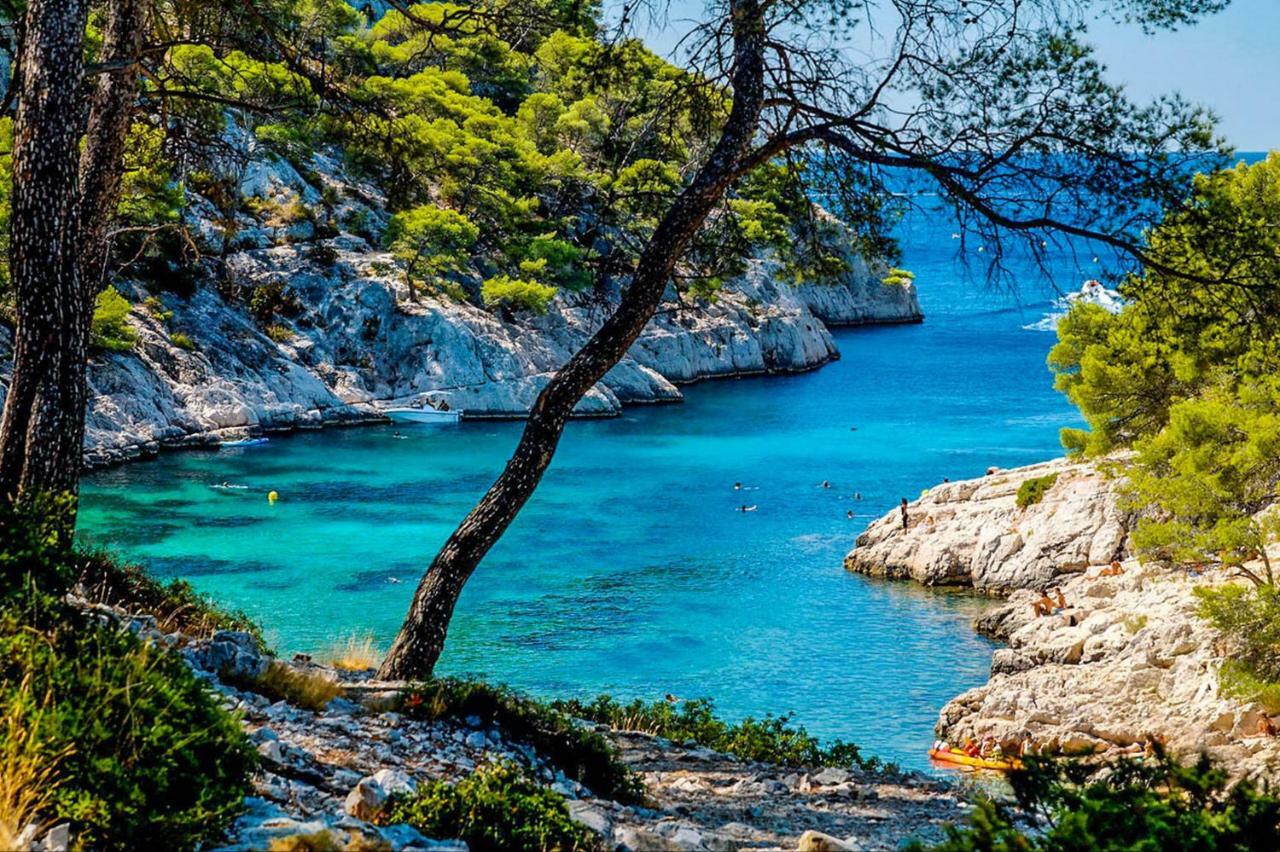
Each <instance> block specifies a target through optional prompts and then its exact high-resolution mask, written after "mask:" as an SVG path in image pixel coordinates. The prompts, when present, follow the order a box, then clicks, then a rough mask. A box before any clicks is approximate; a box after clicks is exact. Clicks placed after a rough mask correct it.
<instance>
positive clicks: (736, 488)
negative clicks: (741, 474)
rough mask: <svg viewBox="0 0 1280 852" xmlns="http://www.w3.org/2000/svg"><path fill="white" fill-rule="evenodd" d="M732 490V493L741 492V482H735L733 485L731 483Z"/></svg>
mask: <svg viewBox="0 0 1280 852" xmlns="http://www.w3.org/2000/svg"><path fill="white" fill-rule="evenodd" d="M733 490H734V491H741V490H742V483H741V482H735V483H733Z"/></svg>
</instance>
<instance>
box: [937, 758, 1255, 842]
mask: <svg viewBox="0 0 1280 852" xmlns="http://www.w3.org/2000/svg"><path fill="white" fill-rule="evenodd" d="M1028 763H1029V767H1028V770H1027V771H1025V772H1015V773H1013V774H1012V775H1011V777H1010V780H1011V782H1012V783H1013V788H1014V793H1015V796H1016V799H1017V802H1018V805H1019V806H1020V808H1021V809H1022V810H1023V811H1024V812H1026V813H1030V814H1033V815H1034V816H1035V817H1037V818H1038V824H1037V826H1036V827H1035V829H1026V828H1022V827H1020V826H1019V824H1018V820H1017V819H1016V815H1015V814H1014V813H1013V812H1012V811H1011V810H1010V809H1009V808H1007V807H1005V806H1002V805H999V804H996V803H994V802H992V801H990V800H983V801H980V802H979V804H978V807H977V808H975V810H974V812H973V814H972V815H971V817H970V824H969V825H968V826H965V827H954V826H951V827H948V829H947V839H946V840H944V841H943V842H942V843H940V844H937V845H936V846H932V847H928V848H930V849H932V850H934V852H980V850H981V851H982V852H1024V851H1025V852H1035V850H1043V852H1068V850H1069V852H1131V851H1132V850H1151V852H1155V850H1160V852H1215V850H1221V852H1227V850H1232V852H1236V850H1250V849H1259V850H1261V849H1270V848H1273V847H1274V845H1275V837H1276V832H1277V831H1278V830H1280V799H1277V798H1275V797H1274V796H1272V795H1271V794H1270V792H1269V791H1267V790H1259V789H1258V788H1257V787H1255V786H1254V785H1252V784H1251V783H1249V782H1247V781H1245V782H1241V783H1239V784H1236V785H1235V786H1228V783H1227V774H1226V773H1225V772H1223V771H1222V770H1221V769H1217V768H1214V767H1213V766H1212V765H1211V764H1210V763H1209V761H1208V759H1207V758H1202V759H1201V760H1200V762H1199V763H1197V764H1196V765H1195V766H1186V767H1184V766H1180V765H1178V764H1177V763H1175V762H1174V761H1172V760H1170V759H1168V758H1167V757H1165V756H1163V755H1159V756H1157V757H1156V758H1155V759H1154V760H1151V761H1147V762H1137V761H1122V762H1119V763H1115V764H1113V765H1111V766H1109V767H1107V768H1106V769H1105V771H1103V772H1099V771H1098V769H1099V768H1098V767H1097V766H1092V765H1086V764H1075V763H1068V762H1053V761H1044V760H1041V759H1036V758H1031V759H1029V761H1028ZM912 848H913V849H915V850H917V852H919V850H922V849H924V848H925V847H923V846H922V845H920V844H915V845H914V846H913V847H912Z"/></svg>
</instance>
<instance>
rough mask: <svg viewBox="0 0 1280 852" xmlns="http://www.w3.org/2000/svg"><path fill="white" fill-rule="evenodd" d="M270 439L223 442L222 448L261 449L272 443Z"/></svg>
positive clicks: (244, 439)
mask: <svg viewBox="0 0 1280 852" xmlns="http://www.w3.org/2000/svg"><path fill="white" fill-rule="evenodd" d="M270 440H271V439H270V438H241V439H239V440H237V441H223V442H222V443H221V445H220V446H223V447H260V446H262V445H263V444H265V443H267V442H268V441H270Z"/></svg>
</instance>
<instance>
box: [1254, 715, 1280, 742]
mask: <svg viewBox="0 0 1280 852" xmlns="http://www.w3.org/2000/svg"><path fill="white" fill-rule="evenodd" d="M1258 733H1259V734H1261V735H1262V736H1264V737H1274V736H1277V735H1280V728H1276V724H1275V722H1272V721H1271V717H1270V716H1268V715H1267V714H1266V713H1260V714H1258Z"/></svg>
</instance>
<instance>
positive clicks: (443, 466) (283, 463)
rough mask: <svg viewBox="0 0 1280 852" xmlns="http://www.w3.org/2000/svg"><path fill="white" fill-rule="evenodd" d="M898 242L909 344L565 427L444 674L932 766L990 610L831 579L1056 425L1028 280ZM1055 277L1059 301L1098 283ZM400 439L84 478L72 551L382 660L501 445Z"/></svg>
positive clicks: (441, 436) (283, 630) (467, 599)
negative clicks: (902, 507) (1016, 284)
mask: <svg viewBox="0 0 1280 852" xmlns="http://www.w3.org/2000/svg"><path fill="white" fill-rule="evenodd" d="M917 230H918V231H919V232H918V233H914V234H912V233H908V234H907V235H906V236H907V240H908V241H907V244H906V245H905V249H906V257H905V259H904V260H905V265H907V266H908V267H909V268H911V269H913V270H914V271H915V272H916V273H917V275H918V276H919V277H918V283H919V286H920V291H921V301H922V304H923V306H924V309H925V312H926V314H927V315H928V320H927V321H926V322H925V323H924V324H923V325H910V326H889V327H879V328H862V329H850V330H845V331H838V332H836V336H837V340H838V343H839V346H840V349H841V352H842V353H843V358H842V359H841V360H840V361H838V362H836V363H834V364H831V365H828V366H827V367H824V368H823V369H821V370H818V371H816V372H813V373H807V374H804V375H798V376H789V377H771V378H750V379H738V380H725V381H717V382H705V383H703V384H700V385H697V386H695V387H691V388H688V389H687V392H686V397H687V401H686V402H685V403H684V404H683V405H678V406H656V407H636V408H630V409H628V410H627V411H626V412H625V414H624V415H623V416H622V417H620V418H617V419H613V420H604V421H583V422H574V423H572V424H571V425H570V427H569V429H568V431H567V433H566V435H565V438H564V441H563V443H562V445H561V449H560V452H559V454H558V455H557V457H556V460H555V463H554V464H553V465H552V468H551V470H550V471H549V472H548V474H547V477H546V479H545V480H544V484H543V486H542V487H541V488H540V489H539V491H538V492H537V494H536V495H535V496H534V498H533V500H532V501H531V502H530V504H529V505H528V507H527V508H526V509H525V511H524V512H523V513H522V514H521V516H520V517H519V518H518V519H517V520H516V522H515V524H514V525H513V527H512V528H511V530H510V532H509V533H508V534H507V536H506V537H505V538H504V539H503V540H502V541H501V542H500V543H499V544H498V545H497V547H495V549H494V550H493V552H492V553H491V555H490V556H489V558H488V559H487V560H486V561H485V562H484V564H483V565H482V566H481V567H480V569H479V570H478V571H477V573H476V575H475V576H474V578H473V579H472V581H471V583H470V584H469V585H468V587H467V589H466V592H465V593H464V596H463V599H462V601H461V604H460V606H459V611H458V615H457V617H456V619H455V621H454V624H453V627H452V630H451V632H450V637H449V645H448V648H447V651H446V654H445V657H444V659H443V660H442V663H441V668H440V670H441V672H442V673H462V672H467V673H483V674H484V675H486V676H488V677H490V678H492V679H495V680H500V681H505V682H508V683H510V684H513V685H515V686H518V687H521V688H524V689H527V690H529V691H531V692H534V693H537V694H541V695H546V696H590V695H593V694H595V693H598V692H601V691H608V692H612V693H614V694H616V695H618V696H622V697H635V696H639V697H644V698H659V697H661V696H662V695H664V694H666V693H673V694H675V695H677V696H680V697H688V698H692V697H699V696H711V697H714V699H715V700H716V703H717V706H718V708H719V709H720V711H721V712H722V713H724V714H725V715H726V716H728V717H730V718H735V719H736V718H741V717H743V716H746V715H756V716H759V715H761V714H764V713H783V712H791V711H793V712H794V713H795V715H796V719H797V721H799V722H801V723H803V724H804V725H805V726H807V727H808V728H809V729H810V731H812V732H813V733H816V734H818V735H819V736H821V737H823V738H824V739H826V738H835V737H840V738H843V739H847V740H852V741H855V742H858V743H859V744H861V745H862V746H863V747H864V750H865V751H866V752H869V753H872V754H875V755H878V756H880V757H882V758H884V759H886V760H893V761H897V762H899V763H900V764H902V765H904V766H907V767H911V768H916V769H927V768H928V761H927V758H926V756H925V750H926V749H927V748H928V745H929V743H930V741H931V740H932V736H933V734H932V728H933V724H934V722H935V721H936V719H937V713H938V710H939V709H940V708H941V706H942V704H944V703H945V702H946V701H947V700H949V699H950V698H952V697H954V696H955V695H957V694H959V693H960V692H962V691H964V690H965V689H968V688H969V687H972V686H974V685H977V684H979V683H982V682H983V681H984V680H985V679H986V676H987V672H988V668H989V665H990V657H991V648H992V646H991V644H990V643H988V642H987V641H986V640H984V639H982V638H981V637H978V636H976V635H974V633H973V632H972V630H971V627H970V622H971V620H972V618H973V617H974V616H975V615H976V614H978V613H979V612H981V611H982V610H983V608H984V607H986V606H990V603H989V602H987V601H984V600H982V599H980V598H977V597H974V596H966V595H959V594H947V593H939V592H936V591H931V590H925V589H921V588H918V587H916V586H914V585H911V584H905V583H889V582H884V581H876V580H868V579H866V578H863V577H859V576H853V575H850V574H848V573H847V572H845V571H844V570H843V568H842V567H841V560H842V558H843V556H844V554H845V552H846V551H847V550H848V549H849V548H850V547H851V546H852V545H853V541H854V539H855V538H856V536H857V534H858V532H859V531H860V530H861V529H862V528H863V527H864V526H865V525H866V524H867V523H868V522H869V521H870V520H872V519H873V518H874V517H877V516H878V515H879V514H881V513H883V512H884V511H887V510H888V509H890V508H892V507H893V506H894V504H896V503H897V502H898V500H899V499H900V498H902V497H904V496H908V497H911V496H915V495H917V494H919V492H920V490H921V488H923V487H926V486H928V485H931V484H933V483H935V482H937V481H939V480H940V479H941V478H942V477H944V476H946V477H950V478H951V479H958V478H964V477H970V476H977V475H980V474H982V472H983V471H984V470H985V469H986V468H987V466H988V465H993V464H994V465H1000V466H1013V465H1019V464H1027V463H1030V462H1035V461H1039V460H1043V459H1045V458H1049V457H1051V456H1053V455H1055V454H1057V453H1058V452H1060V450H1059V447H1058V443H1057V429H1058V427H1060V426H1062V425H1067V424H1073V423H1075V417H1074V415H1073V414H1072V412H1071V410H1070V409H1069V407H1068V406H1067V404H1066V403H1065V401H1064V400H1062V399H1061V398H1060V397H1059V396H1058V395H1057V394H1055V393H1054V392H1053V390H1052V387H1051V377H1050V376H1049V374H1048V372H1047V371H1046V370H1045V367H1044V358H1045V355H1046V353H1047V351H1048V348H1049V346H1050V345H1051V343H1052V340H1053V337H1052V335H1051V334H1046V333H1044V332H1040V331H1035V330H1028V329H1026V328H1024V327H1023V326H1025V325H1027V324H1029V323H1033V322H1034V321H1036V320H1037V319H1039V318H1040V317H1041V316H1042V315H1043V314H1044V313H1045V312H1046V311H1047V310H1050V307H1049V305H1048V299H1049V294H1048V293H1046V292H1045V291H1043V290H1037V289H1036V288H1035V287H1034V285H1028V286H1026V287H1024V293H1023V298H1024V299H1025V300H1026V301H1027V302H1030V303H1031V306H1030V307H1026V308H1018V307H1016V306H1014V304H1013V300H1012V298H1011V297H1010V296H1009V295H1007V294H997V293H993V292H991V291H989V290H984V289H983V287H982V285H981V283H975V282H973V281H971V280H966V279H965V278H964V277H963V276H962V275H961V274H960V273H959V272H958V271H957V270H958V269H959V267H958V265H957V261H956V256H955V254H956V249H957V246H956V245H955V244H954V242H953V241H952V240H950V239H949V234H948V233H947V232H946V229H945V226H942V225H941V224H937V223H926V224H925V225H923V226H920V227H919V228H918V229H917ZM1075 262H1076V261H1075V260H1072V261H1071V262H1070V264H1071V265H1070V268H1066V269H1065V270H1064V276H1063V277H1064V278H1065V279H1066V280H1072V279H1075V280H1077V281H1078V280H1079V279H1080V278H1083V277H1087V276H1088V275H1091V274H1093V271H1092V270H1087V269H1077V268H1075V266H1074V263H1075ZM1063 263H1064V265H1066V264H1067V261H1066V260H1065V259H1064V261H1063ZM1027 276H1028V280H1029V281H1031V280H1033V277H1034V273H1032V272H1031V271H1030V270H1028V272H1027ZM399 428H400V431H401V433H402V435H403V436H404V437H403V438H401V439H397V438H396V437H394V429H393V428H392V427H389V426H388V427H383V426H374V427H367V428H353V429H336V430H329V431H325V432H321V433H309V434H298V435H293V436H283V437H273V438H272V439H271V442H270V443H269V444H268V445H266V446H263V447H251V448H244V449H234V450H231V449H224V450H221V451H216V452H208V451H196V452H183V453H170V454H165V455H164V456H162V457H161V458H160V459H159V460H156V461H151V462H145V463H139V464H133V465H128V466H125V467H120V468H116V469H112V470H108V471H104V472H99V473H96V474H94V475H92V476H91V477H89V478H88V479H87V481H86V482H85V486H84V497H83V509H82V512H81V530H82V533H83V534H84V535H85V537H87V538H88V539H90V540H91V541H93V542H95V543H100V544H105V545H109V546H111V547H114V548H116V549H117V550H119V551H121V552H122V553H124V554H125V555H127V556H128V557H130V558H134V559H137V560H140V561H142V562H144V563H145V564H147V565H149V566H150V567H151V568H152V569H153V570H154V571H156V572H157V573H159V574H161V575H163V576H175V577H185V578H188V579H190V580H192V581H193V582H194V583H195V585H196V586H197V587H198V588H199V589H201V590H202V591H205V592H208V593H210V594H211V595H213V596H214V597H215V598H217V599H218V600H220V601H223V602H225V603H226V604H229V605H231V606H234V607H239V608H243V609H244V610H246V611H247V612H248V613H249V614H250V615H252V616H253V617H254V618H256V619H258V620H259V621H260V622H261V623H262V625H263V626H264V628H265V629H266V631H267V634H268V637H269V639H270V640H271V642H272V643H273V645H274V646H275V647H276V649H277V650H279V651H281V652H292V651H308V652H314V651H318V650H321V649H322V648H323V647H324V646H325V645H327V644H329V643H330V642H332V641H333V640H335V639H336V638H339V637H343V636H346V635H349V634H352V633H365V632H372V634H373V635H374V636H375V637H376V639H377V640H378V642H379V643H380V644H381V645H382V646H383V647H386V645H387V644H388V643H389V641H390V639H391V637H392V636H393V635H394V632H395V630H396V628H397V627H398V625H399V623H400V619H401V618H402V617H403V615H404V612H405V608H406V606H407V604H408V600H409V597H410V596H411V594H412V591H413V588H414V585H415V583H416V582H417V580H418V578H419V577H420V575H421V572H422V571H423V569H424V568H425V567H426V565H427V564H428V562H429V560H430V557H431V556H432V555H433V554H434V552H435V550H436V548H437V547H438V546H439V545H440V544H441V543H442V542H443V541H444V540H445V538H446V537H447V536H448V534H449V533H450V532H451V530H452V528H453V526H454V525H455V524H456V523H457V521H458V520H460V519H461V518H462V516H463V515H464V514H465V512H466V511H467V509H468V508H470V506H471V505H472V503H473V502H474V501H475V500H476V499H477V498H479V497H480V496H481V494H483V492H484V491H485V489H486V488H487V487H488V485H489V484H490V483H491V482H492V480H493V478H494V477H495V476H496V475H497V474H498V473H499V472H500V470H501V468H502V465H503V464H504V462H505V460H506V457H507V455H508V453H509V452H510V450H511V449H512V447H513V446H514V444H515V442H516V440H517V438H518V436H519V432H520V428H521V426H520V424H519V423H484V422H480V423H474V422H473V423H463V424H461V425H459V426H456V427H429V426H423V427H404V426H401V427H399ZM824 479H825V480H828V481H829V482H830V486H831V487H830V488H823V487H821V485H820V483H821V482H822V481H823V480H824ZM224 481H226V482H230V483H233V484H236V485H243V486H247V487H246V488H244V489H218V488H214V487H213V486H214V485H216V484H219V483H222V482H224ZM735 482H741V483H743V485H744V486H745V488H744V490H742V491H735V490H734V487H733V486H734V483H735ZM272 489H274V490H276V491H278V492H279V493H280V501H279V503H277V504H276V505H274V506H273V505H269V504H268V502H267V500H266V493H267V491H269V490H272ZM859 496H860V497H861V499H858V497H859ZM743 505H754V506H755V507H756V509H755V511H751V512H741V511H738V509H739V508H740V507H741V506H743ZM848 512H853V513H854V515H855V517H854V518H853V519H849V518H848V517H847V513H848Z"/></svg>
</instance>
